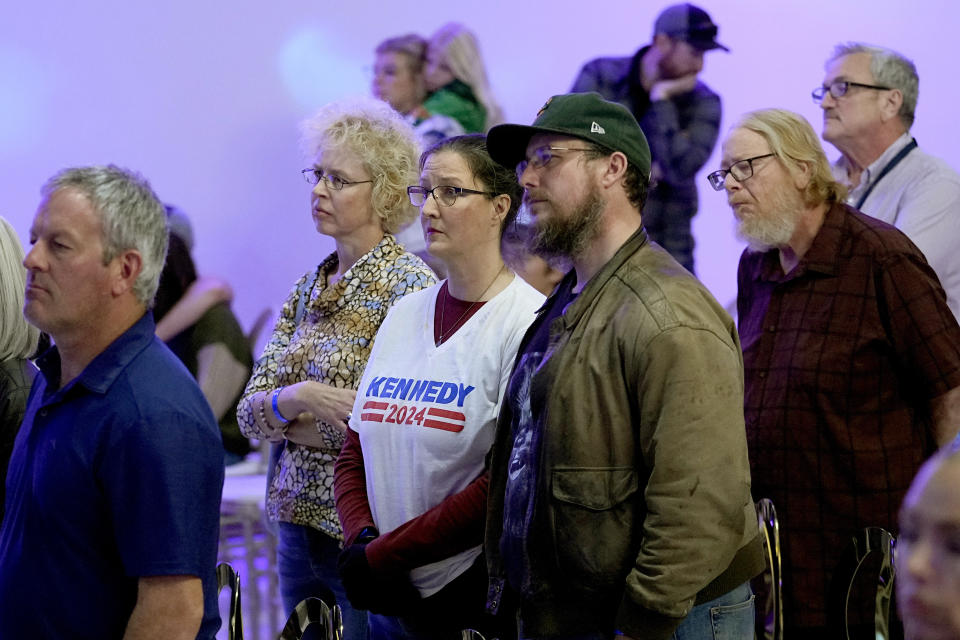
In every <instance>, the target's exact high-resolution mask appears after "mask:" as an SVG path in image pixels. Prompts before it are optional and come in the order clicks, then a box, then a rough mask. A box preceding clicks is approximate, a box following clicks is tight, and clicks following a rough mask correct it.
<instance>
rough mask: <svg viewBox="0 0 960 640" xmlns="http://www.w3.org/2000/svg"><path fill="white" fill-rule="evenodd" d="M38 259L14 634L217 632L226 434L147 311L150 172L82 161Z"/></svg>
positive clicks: (19, 454) (15, 538) (4, 571)
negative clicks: (40, 337)
mask: <svg viewBox="0 0 960 640" xmlns="http://www.w3.org/2000/svg"><path fill="white" fill-rule="evenodd" d="M42 194H43V200H42V202H41V204H40V207H39V209H38V210H37V214H36V216H35V218H34V221H33V226H32V227H31V229H30V243H31V245H32V248H31V250H30V252H29V254H28V255H27V257H26V259H25V260H24V265H25V266H26V267H27V271H28V276H27V288H26V296H25V300H26V301H25V304H24V315H25V316H26V317H27V319H28V320H29V321H30V322H31V323H33V324H35V325H36V326H38V327H40V328H41V329H42V330H44V331H46V332H48V333H49V334H50V335H51V336H52V337H53V340H54V342H55V344H56V346H55V347H53V348H51V349H50V350H49V351H48V352H47V353H45V354H44V355H43V356H42V357H41V358H40V359H39V362H38V364H39V366H40V370H41V373H42V375H40V376H38V377H37V380H36V381H35V383H34V385H33V389H32V391H31V394H30V399H29V402H28V406H27V412H26V416H25V418H24V422H23V426H22V427H21V429H20V432H19V434H18V436H17V440H16V444H15V445H14V452H13V457H12V459H11V461H10V468H9V472H8V476H7V493H6V517H5V519H4V522H3V528H2V529H0V638H27V637H31V638H97V639H106V638H125V639H133V638H137V639H140V638H164V639H165V640H170V639H173V638H213V637H214V634H215V632H216V629H217V628H218V626H219V615H218V612H217V597H216V578H215V566H216V554H217V535H218V522H219V502H220V492H221V488H222V485H223V460H222V456H223V453H222V445H221V443H220V434H219V431H218V428H217V423H216V421H215V420H214V417H213V415H212V413H211V411H210V408H209V407H208V405H207V403H206V401H205V400H204V398H203V395H202V394H201V392H200V390H199V388H198V387H197V385H196V383H195V382H194V381H193V379H192V377H191V376H190V374H189V373H188V372H187V370H186V369H185V368H184V367H183V366H182V365H181V364H180V362H179V361H178V360H177V358H176V356H174V355H173V354H172V353H171V352H170V351H169V350H168V349H167V348H166V347H165V346H164V345H163V343H161V342H160V341H159V340H157V339H156V338H155V337H154V324H153V319H152V317H151V315H150V313H148V312H147V311H148V309H149V307H150V306H151V305H152V303H153V296H154V293H155V292H156V289H157V282H158V280H159V275H160V271H161V269H162V268H163V262H164V257H165V254H166V248H167V229H166V214H165V212H164V208H163V206H162V205H161V204H160V202H159V201H158V200H157V198H156V196H155V195H154V194H153V191H152V190H151V189H150V186H149V185H148V184H147V182H146V181H145V180H143V179H142V178H141V177H139V176H137V175H135V174H132V173H130V172H128V171H125V170H122V169H119V168H117V167H113V166H108V167H91V168H81V169H68V170H65V171H62V172H60V173H58V174H57V175H55V176H54V177H53V178H51V179H50V180H49V181H48V182H47V184H46V185H45V186H44V187H43V189H42Z"/></svg>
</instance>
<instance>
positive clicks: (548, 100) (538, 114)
mask: <svg viewBox="0 0 960 640" xmlns="http://www.w3.org/2000/svg"><path fill="white" fill-rule="evenodd" d="M551 102H553V98H547V101H546V102H544V103H543V106H542V107H540V111H537V117H538V118H539V117H540V115H541V114H542V113H543V112H544V111H546V110H547V107H549V106H550V103H551Z"/></svg>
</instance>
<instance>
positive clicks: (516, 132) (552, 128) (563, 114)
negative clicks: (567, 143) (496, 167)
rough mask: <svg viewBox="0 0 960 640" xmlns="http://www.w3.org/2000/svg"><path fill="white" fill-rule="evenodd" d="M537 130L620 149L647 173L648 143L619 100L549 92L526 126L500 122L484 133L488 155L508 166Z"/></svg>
mask: <svg viewBox="0 0 960 640" xmlns="http://www.w3.org/2000/svg"><path fill="white" fill-rule="evenodd" d="M538 133H558V134H561V135H566V136H574V137H576V138H582V139H584V140H589V141H590V142H594V143H596V144H598V145H600V146H601V147H604V148H606V149H609V150H610V151H620V152H622V153H623V154H624V155H625V156H627V160H628V161H629V162H630V164H632V165H633V166H635V167H636V168H637V169H639V170H640V172H641V173H642V174H643V175H645V176H649V175H650V146H649V145H648V144H647V138H646V136H644V135H643V131H642V130H641V129H640V125H639V124H637V119H636V118H634V117H633V114H632V113H630V111H629V110H628V109H627V108H626V107H624V106H623V105H622V104H618V103H616V102H608V101H607V100H604V99H603V98H602V97H601V96H600V94H599V93H567V94H565V95H559V96H553V97H552V98H550V99H549V100H547V103H546V104H545V105H543V107H541V108H540V111H539V112H537V119H536V120H534V121H533V124H532V125H530V126H526V125H522V124H501V125H497V126H496V127H493V128H492V129H490V132H489V133H488V134H487V151H488V152H489V153H490V157H492V158H493V159H494V160H496V161H497V162H499V163H500V164H502V165H503V166H505V167H508V168H510V169H514V168H516V166H517V164H519V163H520V161H521V160H523V159H525V158H526V154H527V145H528V144H530V139H531V138H533V136H535V135H537V134H538Z"/></svg>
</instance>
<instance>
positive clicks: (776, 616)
mask: <svg viewBox="0 0 960 640" xmlns="http://www.w3.org/2000/svg"><path fill="white" fill-rule="evenodd" d="M756 506H757V520H758V522H759V525H760V534H761V539H762V540H763V552H764V556H765V557H766V565H767V570H766V571H764V573H763V575H762V584H761V585H760V589H758V591H761V592H762V593H761V595H762V596H763V597H762V599H761V601H760V605H761V606H759V607H758V608H757V617H758V624H757V627H758V628H757V637H758V638H762V639H763V640H783V573H782V571H781V566H782V565H781V559H780V523H779V522H778V521H777V510H776V508H774V506H773V501H772V500H770V499H769V498H761V499H760V500H758V501H757V505H756ZM760 579H761V578H758V580H760Z"/></svg>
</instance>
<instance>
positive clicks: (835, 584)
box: [827, 527, 896, 640]
mask: <svg viewBox="0 0 960 640" xmlns="http://www.w3.org/2000/svg"><path fill="white" fill-rule="evenodd" d="M895 545H896V539H895V538H894V537H893V534H891V533H890V532H889V531H887V530H886V529H881V528H880V527H866V528H865V529H863V530H862V531H860V532H859V533H857V534H856V535H855V536H853V539H852V540H851V541H850V544H849V545H848V546H847V548H846V550H845V551H844V553H843V555H842V556H841V559H840V563H839V564H838V565H837V568H836V571H835V572H834V575H833V578H832V579H831V581H830V589H829V595H828V598H827V625H828V626H829V627H830V628H832V629H835V630H839V629H843V634H842V636H841V637H845V638H848V640H849V638H850V624H849V617H848V608H849V605H850V592H851V590H852V588H853V584H854V579H855V578H856V577H857V572H858V571H859V570H860V567H861V565H862V564H863V562H864V561H865V560H866V559H867V556H869V555H870V554H872V553H879V554H880V558H879V559H880V568H879V570H878V573H877V578H876V595H875V597H874V609H873V625H874V632H875V636H873V637H876V638H877V640H889V638H890V601H891V599H892V597H893V580H894V578H895V576H896V573H895V569H894V564H893V550H894V546H895Z"/></svg>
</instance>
